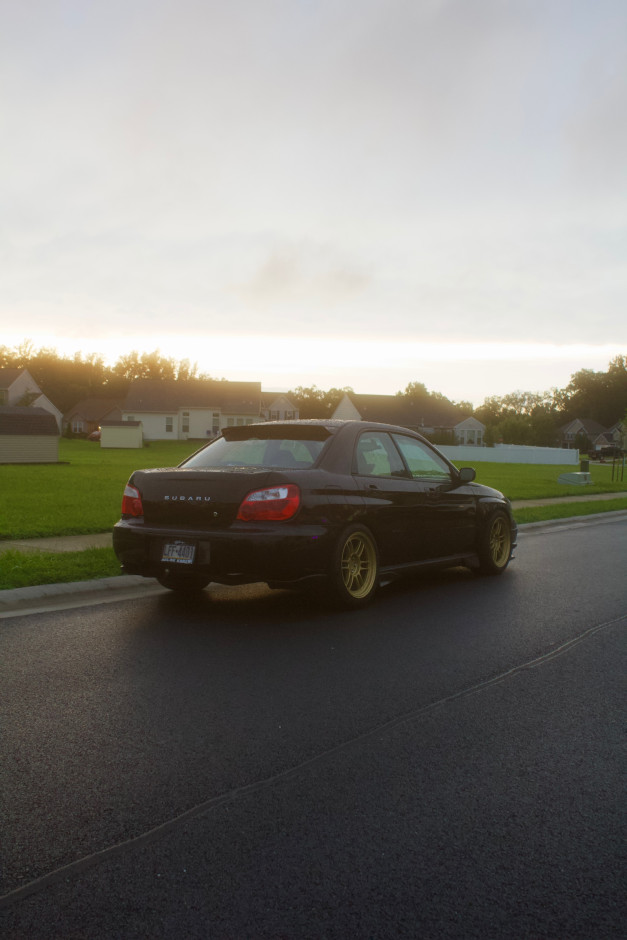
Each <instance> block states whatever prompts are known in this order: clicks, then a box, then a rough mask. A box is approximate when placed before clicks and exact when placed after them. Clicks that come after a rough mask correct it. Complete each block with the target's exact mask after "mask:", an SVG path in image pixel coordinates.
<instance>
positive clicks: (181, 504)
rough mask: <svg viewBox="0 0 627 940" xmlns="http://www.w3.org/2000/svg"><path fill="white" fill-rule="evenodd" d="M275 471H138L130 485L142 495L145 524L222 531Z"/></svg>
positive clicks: (254, 468) (213, 469)
mask: <svg viewBox="0 0 627 940" xmlns="http://www.w3.org/2000/svg"><path fill="white" fill-rule="evenodd" d="M270 475H272V476H273V477H274V478H275V479H276V471H274V472H272V471H268V470H267V469H260V468H256V467H229V468H228V469H226V468H225V469H217V468H212V469H207V470H203V469H201V470H197V469H192V470H184V469H172V470H138V471H136V472H135V473H134V474H133V476H132V478H131V481H130V482H131V484H132V485H133V486H135V487H136V488H137V489H138V490H139V492H140V495H141V500H142V504H143V507H144V522H145V523H146V524H147V525H163V526H168V527H172V528H183V529H208V528H224V527H226V526H229V525H230V524H231V523H232V522H233V521H234V520H235V517H236V516H237V511H238V509H239V507H240V505H241V502H242V500H243V499H244V497H245V496H246V495H247V494H248V493H250V491H251V490H254V489H258V488H260V487H262V486H264V485H265V483H266V482H267V480H268V477H269V476H270Z"/></svg>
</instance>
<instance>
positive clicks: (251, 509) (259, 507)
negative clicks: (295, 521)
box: [237, 483, 300, 522]
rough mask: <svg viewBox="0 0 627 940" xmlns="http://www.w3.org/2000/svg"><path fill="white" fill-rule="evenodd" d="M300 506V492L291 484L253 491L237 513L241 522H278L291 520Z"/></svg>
mask: <svg viewBox="0 0 627 940" xmlns="http://www.w3.org/2000/svg"><path fill="white" fill-rule="evenodd" d="M299 506H300V490H299V488H298V487H297V486H295V485H294V484H293V483H288V484H287V485H286V486H270V487H267V488H265V489H263V490H253V491H252V493H249V494H248V496H247V497H246V499H245V500H244V501H243V502H242V504H241V506H240V507H239V511H238V513H237V518H238V519H239V520H240V521H241V522H267V521H275V522H280V521H282V520H284V519H291V518H292V516H293V515H294V514H295V513H296V511H297V509H298V507H299Z"/></svg>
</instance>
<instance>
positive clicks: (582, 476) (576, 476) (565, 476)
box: [557, 473, 592, 486]
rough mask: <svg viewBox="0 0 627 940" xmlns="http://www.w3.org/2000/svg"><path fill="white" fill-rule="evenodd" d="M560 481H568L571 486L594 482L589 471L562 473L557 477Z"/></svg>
mask: <svg viewBox="0 0 627 940" xmlns="http://www.w3.org/2000/svg"><path fill="white" fill-rule="evenodd" d="M557 482H558V483H568V484H570V485H571V486H572V485H573V484H575V486H586V484H588V483H592V480H591V478H590V474H589V473H561V474H560V475H559V476H558V478H557Z"/></svg>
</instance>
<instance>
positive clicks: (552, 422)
mask: <svg viewBox="0 0 627 940" xmlns="http://www.w3.org/2000/svg"><path fill="white" fill-rule="evenodd" d="M9 368H19V369H27V370H28V371H29V372H30V374H31V375H32V377H33V378H34V380H35V381H36V382H37V384H38V385H39V387H40V388H41V390H42V391H43V392H44V394H45V395H47V397H48V398H49V399H50V401H52V402H53V403H54V404H55V405H56V406H57V408H59V409H60V410H61V411H63V412H64V413H65V412H67V411H69V409H70V408H72V407H73V405H75V404H76V403H77V402H78V401H80V400H81V399H83V398H111V399H123V398H125V396H126V394H127V392H128V389H129V386H130V384H131V382H132V381H133V380H135V379H158V380H166V379H169V380H173V381H186V380H190V379H199V380H207V379H212V378H213V379H214V381H215V378H214V377H213V376H210V375H208V374H207V373H205V372H199V370H198V365H197V363H195V362H193V363H192V362H190V360H189V359H182V360H180V361H177V360H175V359H173V358H170V357H167V356H162V355H161V353H160V351H159V350H158V349H156V350H153V352H149V353H138V352H137V351H135V350H133V351H132V352H130V353H127V354H125V355H122V356H120V357H119V358H118V359H117V361H116V362H115V363H114V365H112V366H108V365H106V364H105V361H104V359H103V357H102V356H100V355H98V354H96V353H87V354H84V353H80V352H77V353H75V354H74V355H73V356H61V355H59V354H58V353H57V351H56V350H55V349H48V348H41V349H35V347H34V345H33V343H32V341H31V340H25V341H24V342H23V343H21V344H19V345H18V346H17V347H15V348H13V349H10V348H9V347H7V346H0V369H9ZM218 381H224V379H220V380H218ZM352 391H353V389H352V388H351V387H350V386H344V387H343V388H330V389H328V390H326V391H325V390H323V389H319V388H317V386H315V385H313V386H307V387H306V386H302V385H299V386H297V387H296V388H294V389H292V390H290V391H289V392H288V393H287V394H288V396H289V398H290V399H291V400H292V401H293V402H294V404H295V405H296V406H297V407H298V409H299V412H300V415H301V417H302V418H324V417H329V416H330V415H331V414H332V413H333V411H334V410H335V408H336V407H337V405H338V404H339V402H340V400H341V399H342V396H343V395H344V394H345V393H346V392H349V393H350V392H352ZM397 395H398V396H399V397H403V398H406V399H408V400H410V401H413V402H424V403H429V402H432V403H433V402H441V403H446V404H448V405H451V406H452V407H454V408H455V409H456V410H457V412H458V414H459V416H460V420H462V419H463V418H464V417H468V416H470V415H474V417H476V418H477V419H478V420H479V421H481V422H482V423H483V424H484V425H485V426H486V429H487V430H486V443H496V442H499V441H502V442H503V443H505V444H535V445H537V446H552V445H553V444H555V442H556V437H557V430H558V428H559V427H560V426H562V425H564V424H566V423H567V422H568V421H571V420H573V419H574V418H587V419H593V420H594V421H598V423H599V424H601V425H603V426H604V427H610V426H611V425H613V424H614V423H615V422H617V421H620V420H624V419H626V418H627V356H625V355H621V356H616V357H615V358H614V359H612V360H611V362H610V363H609V364H608V367H607V371H605V372H595V371H593V370H592V369H581V370H580V371H578V372H575V373H574V374H573V375H572V376H571V379H570V382H569V383H568V385H567V386H566V387H565V388H561V389H560V388H552V389H550V390H549V391H545V392H531V391H514V392H510V393H509V394H507V395H503V396H498V395H494V396H490V397H488V398H486V399H485V400H484V402H483V404H482V405H480V406H479V407H478V408H473V406H472V404H471V403H470V402H468V401H457V402H456V401H451V400H450V399H448V398H446V396H444V395H443V394H442V393H441V392H434V391H429V390H428V389H427V388H426V386H425V385H424V384H423V383H422V382H410V383H409V384H408V385H407V386H406V387H405V389H404V390H403V391H399V392H397Z"/></svg>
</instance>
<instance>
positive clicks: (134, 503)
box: [122, 483, 144, 516]
mask: <svg viewBox="0 0 627 940" xmlns="http://www.w3.org/2000/svg"><path fill="white" fill-rule="evenodd" d="M122 515H123V516H143V515H144V507H143V506H142V498H141V495H140V492H139V490H137V489H135V487H134V486H131V485H130V483H127V484H126V486H125V487H124V495H123V496H122Z"/></svg>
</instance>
